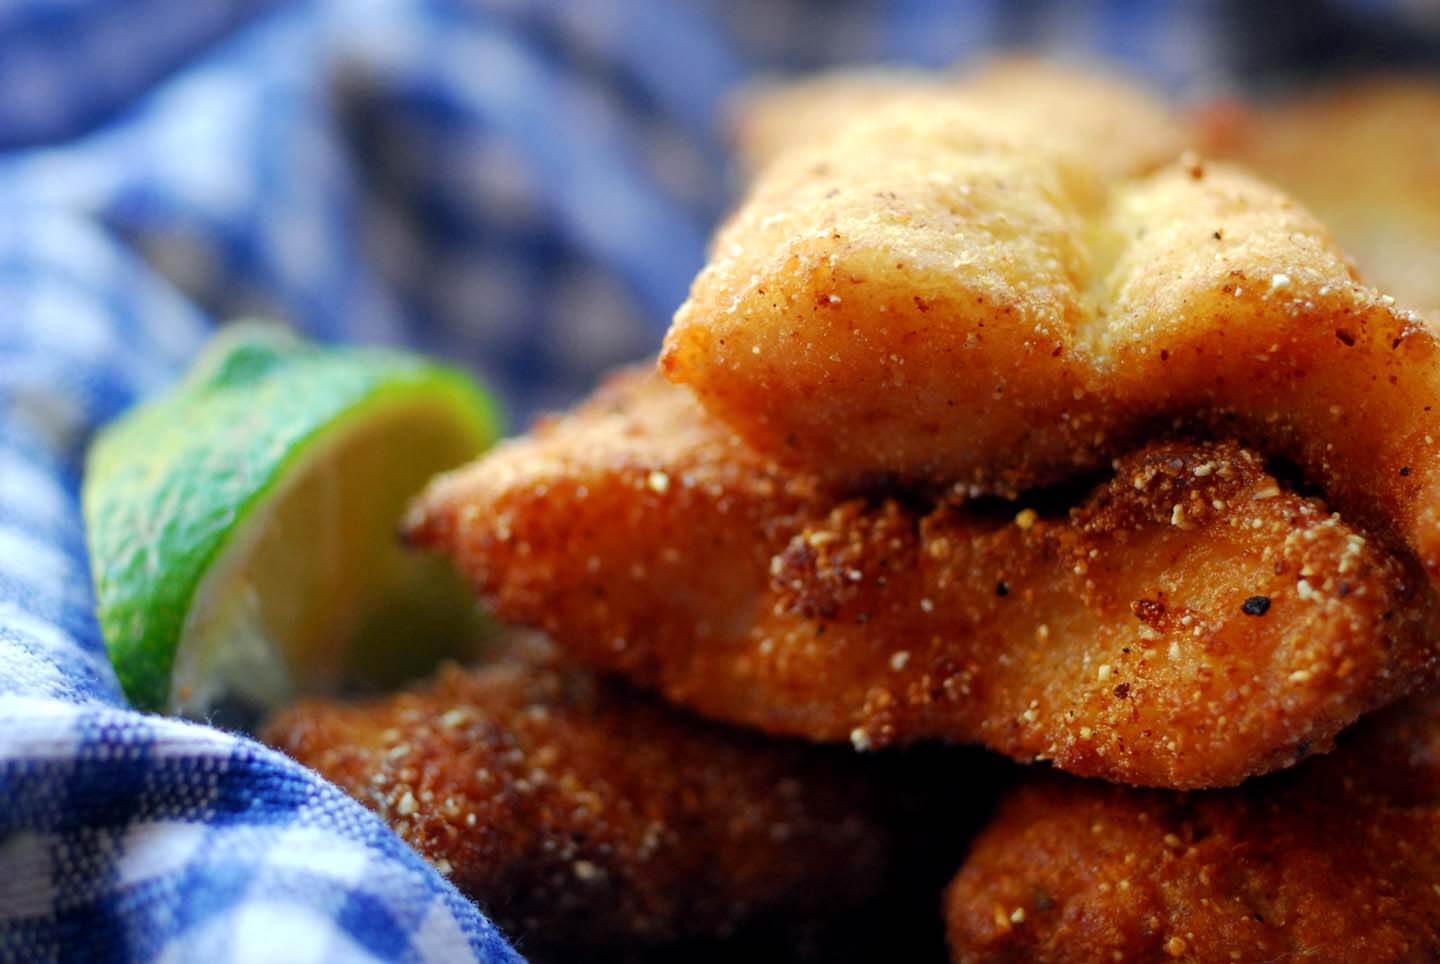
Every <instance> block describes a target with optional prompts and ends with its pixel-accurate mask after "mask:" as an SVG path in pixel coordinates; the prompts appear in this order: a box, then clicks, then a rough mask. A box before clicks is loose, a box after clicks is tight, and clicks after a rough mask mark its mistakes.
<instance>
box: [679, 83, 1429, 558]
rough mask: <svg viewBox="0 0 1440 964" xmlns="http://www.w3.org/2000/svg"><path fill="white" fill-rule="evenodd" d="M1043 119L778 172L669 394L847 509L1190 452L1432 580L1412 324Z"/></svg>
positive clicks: (891, 131) (925, 125)
mask: <svg viewBox="0 0 1440 964" xmlns="http://www.w3.org/2000/svg"><path fill="white" fill-rule="evenodd" d="M1046 119H1047V118H1046V115H1045V114H1044V113H1043V112H1040V111H1035V110H1027V109H1024V107H1023V105H1015V106H1013V107H1010V108H1007V107H1006V106H1005V105H1004V103H1003V102H1002V100H1001V99H998V98H997V99H995V100H989V101H985V102H984V103H980V102H979V101H967V102H963V103H961V102H951V101H949V100H935V101H934V102H933V103H930V104H927V105H923V106H922V105H920V104H917V103H914V102H906V103H897V104H891V105H887V106H884V107H880V108H877V109H875V110H874V111H871V112H868V113H866V114H865V115H864V116H863V117H861V118H859V119H857V120H855V121H854V122H852V123H848V124H845V125H842V126H841V127H839V128H838V129H836V130H835V131H833V132H832V133H831V134H829V135H828V136H826V137H824V138H821V139H820V140H818V141H817V142H815V143H812V144H811V145H809V146H807V147H805V148H803V149H802V148H796V149H795V150H789V151H784V152H782V153H781V154H780V155H779V156H778V157H776V159H775V160H774V162H773V163H771V164H770V165H768V166H767V167H766V169H765V170H764V172H763V173H762V174H761V176H760V177H759V178H758V179H757V180H756V182H755V183H754V185H753V187H752V189H751V191H750V194H749V196H748V198H747V199H746V200H745V201H744V203H743V204H742V205H741V206H740V208H739V210H738V211H737V212H736V213H735V215H734V216H733V217H732V218H731V219H730V220H729V222H728V223H727V224H726V225H725V226H724V227H722V229H721V230H720V231H719V233H718V234H717V236H716V238H715V240H714V244H713V248H712V253H711V258H710V261H709V263H708V264H707V266H706V267H705V269H704V270H703V271H702V272H701V273H700V275H699V276H698V277H697V278H696V280H695V283H694V286H693V287H692V290H691V293H690V297H689V299H688V300H687V302H686V303H685V304H684V305H683V306H682V307H681V309H680V310H679V312H678V313H677V314H676V316H675V321H674V324H673V326H672V328H671V330H670V332H669V334H668V336H667V338H666V344H665V350H664V352H663V355H662V358H661V367H662V369H663V371H664V372H665V374H666V375H667V376H668V377H669V378H671V379H672V380H674V381H677V382H680V383H684V384H686V385H688V386H690V387H692V388H693V389H694V390H695V392H696V393H697V394H698V396H699V398H700V400H701V402H702V403H703V404H704V406H705V407H706V408H707V409H708V410H709V411H710V412H712V413H713V414H715V415H717V416H718V417H720V418H722V419H723V420H724V421H726V422H727V424H729V425H730V426H732V427H733V428H734V429H735V431H736V432H738V433H739V434H740V435H741V436H743V437H744V438H745V439H746V440H747V441H748V442H749V443H750V444H752V445H754V446H755V447H756V448H758V449H759V450H761V451H763V452H765V453H766V454H768V455H771V456H772V457H775V458H777V459H780V460H782V461H784V462H785V463H786V464H788V465H791V466H795V467H797V468H799V469H803V470H805V471H808V472H813V473H816V474H818V475H819V476H821V477H822V478H823V479H824V480H825V481H826V482H827V483H829V484H831V485H833V486H837V487H839V488H842V489H846V490H848V491H867V490H873V489H874V488H878V487H882V486H883V485H885V484H889V483H893V482H895V481H899V482H901V483H917V482H923V483H933V484H940V485H948V484H951V483H955V482H961V483H964V484H967V485H970V486H973V487H975V488H977V489H982V490H986V491H994V492H1000V493H1010V494H1013V493H1015V492H1019V491H1024V490H1025V489H1028V488H1030V487H1033V486H1036V485H1045V484H1050V483H1054V482H1057V481H1060V480H1064V479H1067V478H1070V477H1072V476H1073V475H1074V474H1075V473H1077V472H1080V471H1085V470H1089V469H1094V468H1096V467H1099V466H1103V465H1105V464H1106V463H1108V461H1109V460H1110V459H1111V458H1113V457H1114V456H1115V455H1117V454H1119V453H1123V452H1125V451H1130V450H1132V449H1134V448H1135V447H1136V446H1138V445H1139V444H1141V443H1143V442H1144V441H1145V440H1147V439H1149V438H1152V437H1154V436H1155V435H1156V433H1157V431H1163V430H1165V429H1168V428H1169V427H1170V426H1173V425H1174V424H1176V422H1181V423H1185V424H1189V425H1194V426H1198V427H1203V428H1204V429H1206V430H1207V431H1210V432H1213V433H1215V434H1219V435H1224V436H1229V437H1235V438H1238V439H1240V440H1242V441H1244V442H1246V443H1247V444H1250V445H1253V446H1255V447H1257V448H1258V449H1259V450H1261V451H1263V452H1265V453H1266V454H1267V455H1272V456H1284V457H1286V458H1288V459H1291V460H1293V461H1294V462H1296V463H1297V464H1298V465H1299V466H1300V468H1301V470H1302V472H1303V473H1304V475H1305V476H1306V477H1307V478H1308V479H1310V480H1311V481H1313V482H1314V483H1315V484H1317V485H1319V486H1320V487H1321V489H1322V490H1323V491H1324V492H1325V493H1326V496H1327V497H1328V499H1329V501H1330V502H1331V504H1332V505H1334V506H1335V507H1336V508H1338V509H1339V510H1340V511H1342V512H1344V513H1346V515H1347V517H1348V518H1350V519H1351V520H1352V521H1354V522H1355V523H1357V524H1360V525H1363V526H1365V527H1366V528H1367V530H1368V531H1371V532H1373V533H1375V534H1376V535H1377V536H1380V537H1382V538H1384V539H1386V540H1387V542H1389V543H1390V544H1392V545H1396V546H1400V545H1403V546H1406V547H1408V549H1409V550H1410V551H1411V552H1412V553H1413V554H1414V555H1415V556H1416V557H1417V558H1418V559H1419V560H1420V561H1421V563H1422V564H1423V565H1424V566H1425V568H1426V569H1427V570H1428V571H1429V573H1430V574H1431V576H1432V578H1440V441H1437V438H1440V436H1437V433H1436V431H1435V428H1434V425H1433V421H1434V417H1433V415H1432V409H1433V408H1434V407H1435V406H1436V405H1437V404H1440V358H1437V354H1436V346H1437V341H1436V333H1435V330H1434V329H1433V328H1432V327H1431V325H1430V324H1429V323H1428V322H1426V321H1425V320H1424V319H1423V318H1421V317H1420V316H1418V315H1416V314H1414V313H1413V312H1409V311H1404V310H1401V309H1400V308H1399V307H1397V306H1396V304H1395V301H1394V298H1393V297H1392V296H1389V295H1385V294H1382V293H1380V292H1378V291H1375V290H1374V289H1372V288H1369V287H1366V286H1364V285H1362V284H1360V283H1359V281H1358V280H1357V278H1356V275H1355V273H1354V271H1353V270H1352V267H1351V265H1350V263H1349V261H1348V260H1347V259H1346V257H1345V256H1344V254H1343V253H1342V252H1341V251H1340V249H1339V248H1338V247H1337V246H1336V244H1335V243H1334V241H1333V240H1332V238H1331V236H1330V234H1329V232H1328V230H1326V228H1325V227H1324V226H1323V225H1322V224H1321V223H1320V222H1319V221H1317V220H1316V219H1315V218H1314V217H1313V216H1311V215H1310V214H1309V213H1308V212H1307V211H1306V210H1304V209H1303V208H1302V207H1301V206H1300V205H1299V204H1297V203H1296V202H1294V201H1292V200H1291V199H1290V198H1289V197H1288V196H1286V195H1284V194H1282V193H1280V192H1279V191H1277V190H1275V189H1273V188H1271V187H1269V186H1267V185H1265V184H1263V183H1262V182H1260V181H1258V180H1256V179H1255V178H1253V177H1251V176H1250V175H1248V174H1246V173H1244V172H1242V171H1240V170H1239V169H1237V168H1234V167H1231V166H1228V165H1225V164H1214V163H1208V162H1205V161H1201V160H1199V159H1197V158H1195V157H1193V156H1186V157H1182V158H1181V159H1180V160H1177V161H1174V162H1172V163H1169V164H1167V165H1165V166H1163V167H1161V168H1160V169H1159V170H1156V171H1154V172H1151V173H1143V174H1128V175H1125V176H1117V174H1116V171H1117V165H1116V164H1115V163H1114V162H1113V160H1110V159H1108V158H1109V157H1110V155H1111V153H1113V150H1115V149H1118V148H1111V147H1107V148H1106V149H1104V150H1103V151H1102V150H1101V148H1100V147H1099V146H1097V145H1094V144H1089V145H1083V146H1086V147H1088V149H1080V148H1081V146H1082V145H1080V144H1079V143H1078V142H1076V141H1075V140H1073V139H1071V138H1067V137H1062V136H1056V135H1054V134H1052V133H1049V132H1048V127H1047V125H1046V123H1045V121H1046ZM1122 146H1123V145H1122ZM1141 157H1142V155H1141V154H1140V153H1139V152H1138V151H1137V152H1136V153H1135V155H1134V161H1135V166H1137V167H1139V166H1142V165H1141V163H1140V161H1141Z"/></svg>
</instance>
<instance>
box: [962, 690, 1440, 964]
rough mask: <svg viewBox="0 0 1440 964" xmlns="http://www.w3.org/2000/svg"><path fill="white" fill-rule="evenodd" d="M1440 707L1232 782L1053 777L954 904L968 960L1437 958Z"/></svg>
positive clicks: (1014, 819) (1044, 780) (965, 876)
mask: <svg viewBox="0 0 1440 964" xmlns="http://www.w3.org/2000/svg"><path fill="white" fill-rule="evenodd" d="M1437 761H1440V700H1437V699H1436V698H1435V697H1433V696H1430V697H1423V698H1416V699H1413V700H1410V701H1407V702H1406V703H1403V704H1401V705H1400V706H1398V707H1395V708H1394V709H1392V710H1388V711H1386V712H1385V713H1382V714H1377V716H1376V717H1374V718H1372V719H1370V720H1367V721H1366V722H1365V723H1363V724H1362V725H1361V727H1359V728H1358V729H1357V731H1356V732H1355V733H1353V734H1350V735H1348V736H1347V738H1346V740H1345V742H1344V743H1343V745H1342V747H1341V748H1340V749H1339V750H1337V751H1336V752H1335V753H1333V754H1331V755H1329V756H1326V757H1322V758H1317V759H1315V760H1312V761H1310V762H1308V763H1306V764H1305V765H1304V766H1302V767H1300V768H1297V769H1296V770H1294V771H1292V772H1290V773H1286V774H1282V775H1276V776H1272V777H1267V778H1264V779H1260V780H1255V781H1252V782H1251V783H1248V784H1246V785H1245V786H1244V787H1242V788H1239V789H1236V790H1226V791H1221V792H1215V793H1202V794H1188V795H1187V794H1176V793H1163V792H1144V791H1136V790H1126V789H1122V788H1115V787H1105V786H1101V785H1098V784H1091V783H1082V782H1080V781H1076V780H1069V779H1065V778H1063V777H1051V776H1040V777H1037V778H1035V779H1033V780H1032V781H1031V782H1030V783H1029V784H1028V785H1027V786H1025V787H1024V788H1023V789H1021V790H1020V791H1018V792H1017V793H1016V794H1015V795H1014V796H1013V797H1012V798H1011V799H1009V800H1008V801H1006V802H1005V803H1004V804H1003V805H1002V807H1001V809H1000V812H999V814H998V815H997V817H996V818H995V820H994V821H993V822H992V823H991V825H990V826H989V827H988V828H987V829H986V830H985V831H984V832H983V833H982V834H981V835H980V837H979V839H978V840H977V842H976V844H975V847H974V849H973V851H972V853H971V855H970V857H969V859H968V860H967V861H966V863H965V866H964V868H963V869H962V870H961V871H960V874H959V875H958V876H957V877H956V879H955V881H954V883H953V884H952V885H951V887H950V890H949V892H948V894H947V898H946V916H947V923H948V929H949V934H950V944H951V950H952V954H953V959H954V960H955V961H975V962H978V961H1100V960H1126V961H1152V960H1155V961H1158V960H1173V959H1180V960H1191V961H1223V960H1245V961H1259V960H1267V961H1274V960H1286V961H1288V960H1317V961H1327V960H1366V961H1401V960H1405V961H1410V960H1417V961H1418V960H1433V959H1434V958H1435V956H1436V954H1437V953H1440V888H1437V887H1436V884H1435V882H1436V881H1437V880H1440V843H1437V841H1440V836H1437V833H1436V831H1437V828H1440V764H1437Z"/></svg>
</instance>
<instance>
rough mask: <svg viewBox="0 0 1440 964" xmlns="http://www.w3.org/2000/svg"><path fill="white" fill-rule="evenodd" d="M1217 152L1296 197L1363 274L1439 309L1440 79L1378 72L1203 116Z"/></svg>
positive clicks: (1422, 306) (1411, 301)
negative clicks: (1375, 75) (1383, 75)
mask: <svg viewBox="0 0 1440 964" xmlns="http://www.w3.org/2000/svg"><path fill="white" fill-rule="evenodd" d="M1198 126H1199V127H1200V129H1201V130H1203V131H1205V132H1206V133H1207V134H1208V143H1207V148H1208V150H1210V151H1212V152H1213V153H1215V154H1217V155H1220V156H1224V157H1227V158H1233V159H1234V160H1236V161H1238V162H1240V163H1242V164H1244V165H1246V166H1247V167H1249V168H1250V169H1251V170H1253V171H1255V172H1257V173H1258V174H1260V175H1261V176H1262V177H1264V178H1266V179H1268V180H1270V181H1272V182H1273V183H1275V184H1276V185H1278V186H1280V187H1281V188H1283V189H1284V190H1286V191H1289V192H1290V193H1292V194H1294V195H1295V196H1296V197H1297V198H1299V199H1300V200H1301V201H1302V202H1304V204H1305V205H1306V206H1308V207H1309V208H1310V210H1312V211H1314V212H1315V213H1316V214H1317V215H1319V217H1320V219H1321V220H1322V221H1324V222H1325V224H1326V225H1327V226H1328V227H1329V228H1330V229H1331V230H1332V231H1334V232H1335V236H1336V238H1337V239H1339V241H1340V244H1341V246H1342V247H1343V248H1344V249H1345V250H1346V252H1347V253H1349V254H1350V255H1352V256H1353V257H1354V258H1355V260H1356V262H1357V264H1358V265H1359V267H1360V270H1361V272H1362V274H1363V275H1364V276H1365V278H1366V279H1368V280H1369V281H1370V282H1371V283H1373V284H1374V285H1375V286H1376V287H1377V288H1379V289H1380V290H1381V291H1384V292H1386V293H1387V294H1390V295H1394V296H1395V297H1396V298H1398V299H1399V300H1400V301H1401V302H1402V303H1404V304H1407V305H1410V306H1412V307H1414V308H1416V309H1419V310H1422V311H1425V312H1427V313H1428V314H1430V316H1431V317H1436V316H1437V315H1440V83H1437V82H1436V81H1435V79H1433V78H1430V79H1426V80H1420V79H1401V78H1389V79H1374V80H1369V81H1364V82H1359V83H1353V84H1350V85H1347V86H1342V87H1337V88H1334V89H1331V90H1325V91H1317V92H1314V93H1311V94H1308V95H1306V96H1303V97H1300V98H1297V99H1294V100H1291V101H1284V102H1281V103H1279V104H1276V105H1273V106H1271V107H1267V108H1263V109H1259V110H1249V109H1246V108H1243V107H1236V106H1233V105H1231V106H1221V105H1217V106H1214V107H1212V108H1210V109H1208V110H1206V111H1203V112H1202V113H1201V114H1200V116H1199V124H1198Z"/></svg>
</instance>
